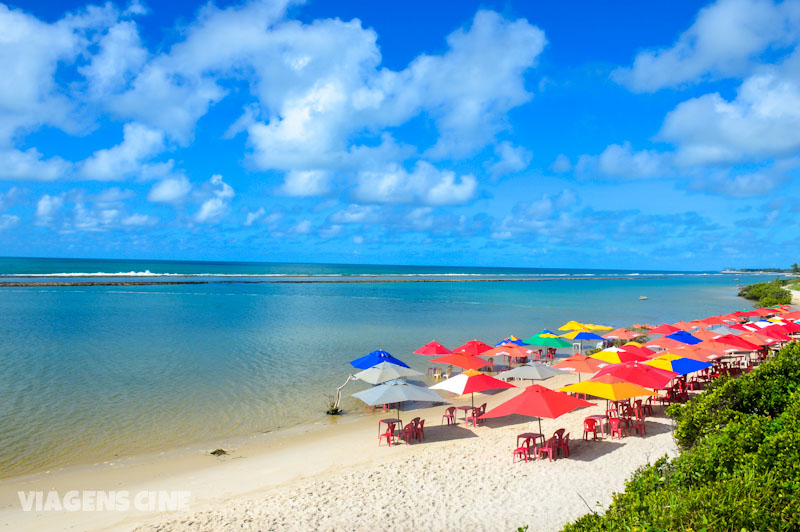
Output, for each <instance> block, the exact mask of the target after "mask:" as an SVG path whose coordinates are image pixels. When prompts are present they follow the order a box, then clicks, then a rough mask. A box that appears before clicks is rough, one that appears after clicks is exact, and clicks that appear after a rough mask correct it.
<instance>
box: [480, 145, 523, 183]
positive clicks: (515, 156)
mask: <svg viewBox="0 0 800 532" xmlns="http://www.w3.org/2000/svg"><path fill="white" fill-rule="evenodd" d="M494 154H495V155H496V156H497V160H496V161H495V162H494V163H493V164H492V165H491V166H490V167H489V173H490V174H491V175H492V177H493V178H495V179H497V178H498V177H500V176H503V175H506V174H511V173H514V172H519V171H522V170H524V169H526V168H527V167H528V165H529V164H530V163H531V157H532V155H531V152H530V151H528V150H526V149H525V148H523V147H522V146H514V145H513V144H511V143H510V142H508V141H504V142H501V143H500V144H498V145H497V146H495V147H494Z"/></svg>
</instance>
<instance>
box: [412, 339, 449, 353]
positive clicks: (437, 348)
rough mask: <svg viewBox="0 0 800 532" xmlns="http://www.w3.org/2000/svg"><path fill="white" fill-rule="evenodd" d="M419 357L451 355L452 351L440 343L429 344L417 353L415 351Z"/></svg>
mask: <svg viewBox="0 0 800 532" xmlns="http://www.w3.org/2000/svg"><path fill="white" fill-rule="evenodd" d="M414 353H415V354H417V355H428V356H433V355H449V354H450V353H451V351H450V350H449V349H447V348H446V347H445V346H443V345H442V344H440V343H439V342H428V343H427V344H425V345H423V346H422V347H420V348H419V349H417V350H416V351H414Z"/></svg>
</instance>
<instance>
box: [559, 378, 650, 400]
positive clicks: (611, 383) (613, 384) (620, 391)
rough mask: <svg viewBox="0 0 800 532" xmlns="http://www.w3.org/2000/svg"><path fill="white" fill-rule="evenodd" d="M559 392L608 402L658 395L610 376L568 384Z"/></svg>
mask: <svg viewBox="0 0 800 532" xmlns="http://www.w3.org/2000/svg"><path fill="white" fill-rule="evenodd" d="M558 391H559V392H573V393H585V394H589V395H594V396H595V397H600V398H602V399H608V400H609V401H622V400H623V399H630V398H631V397H639V396H642V395H658V394H657V393H655V392H654V391H652V390H648V389H647V388H644V387H642V386H639V385H638V384H633V383H630V382H628V381H626V380H623V379H620V378H618V377H614V376H612V375H601V376H599V377H593V378H592V379H591V380H588V381H583V382H578V383H576V384H570V385H569V386H564V387H563V388H559V389H558Z"/></svg>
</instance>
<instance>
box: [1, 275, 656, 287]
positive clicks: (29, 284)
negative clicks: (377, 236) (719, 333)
mask: <svg viewBox="0 0 800 532" xmlns="http://www.w3.org/2000/svg"><path fill="white" fill-rule="evenodd" d="M668 278H669V277H668V276H666V275H662V276H647V277H642V276H636V277H626V276H621V277H548V278H540V277H533V278H522V279H294V280H288V279H281V280H263V281H246V280H240V281H233V280H220V281H59V282H53V281H43V282H31V281H21V282H0V288H9V287H25V288H29V287H33V288H36V287H59V286H163V285H181V284H354V283H497V282H510V283H520V282H541V281H636V280H640V279H668Z"/></svg>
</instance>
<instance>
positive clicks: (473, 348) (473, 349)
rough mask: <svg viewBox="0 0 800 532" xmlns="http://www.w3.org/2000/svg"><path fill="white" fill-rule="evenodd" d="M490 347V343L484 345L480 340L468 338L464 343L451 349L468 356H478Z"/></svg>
mask: <svg viewBox="0 0 800 532" xmlns="http://www.w3.org/2000/svg"><path fill="white" fill-rule="evenodd" d="M491 348H492V346H490V345H486V344H485V343H483V342H481V341H480V340H470V341H469V342H467V343H466V344H464V345H462V346H459V347H456V348H455V349H453V353H461V354H462V355H469V356H473V357H475V356H478V355H480V354H481V353H484V352H485V351H488V350H490V349H491Z"/></svg>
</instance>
